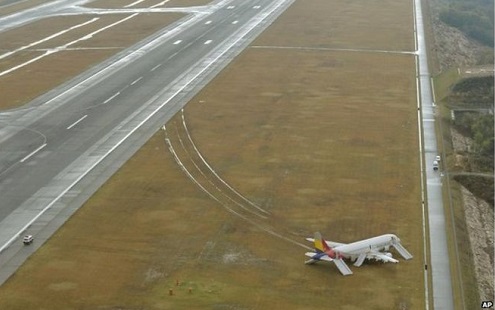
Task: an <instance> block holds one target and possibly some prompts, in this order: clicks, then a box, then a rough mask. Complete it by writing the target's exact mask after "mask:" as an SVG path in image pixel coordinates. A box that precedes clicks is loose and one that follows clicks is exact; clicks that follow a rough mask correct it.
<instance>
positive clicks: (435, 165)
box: [433, 160, 438, 171]
mask: <svg viewBox="0 0 495 310" xmlns="http://www.w3.org/2000/svg"><path fill="white" fill-rule="evenodd" d="M433 170H435V171H437V170H438V161H436V160H434V161H433Z"/></svg>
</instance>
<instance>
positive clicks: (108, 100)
mask: <svg viewBox="0 0 495 310" xmlns="http://www.w3.org/2000/svg"><path fill="white" fill-rule="evenodd" d="M118 95H120V92H117V93H115V94H114V95H113V96H112V97H110V98H108V99H107V100H105V101H103V104H105V103H108V102H110V100H112V99H113V98H115V97H117V96H118Z"/></svg>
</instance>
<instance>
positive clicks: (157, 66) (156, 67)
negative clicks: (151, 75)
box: [151, 64, 162, 71]
mask: <svg viewBox="0 0 495 310" xmlns="http://www.w3.org/2000/svg"><path fill="white" fill-rule="evenodd" d="M161 66H162V64H158V65H156V66H154V67H153V68H151V71H155V70H156V69H158V68H160V67H161Z"/></svg>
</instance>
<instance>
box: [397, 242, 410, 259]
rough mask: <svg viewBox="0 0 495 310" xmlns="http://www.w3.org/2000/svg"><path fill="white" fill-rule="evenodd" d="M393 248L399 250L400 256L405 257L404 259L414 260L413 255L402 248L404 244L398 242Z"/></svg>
mask: <svg viewBox="0 0 495 310" xmlns="http://www.w3.org/2000/svg"><path fill="white" fill-rule="evenodd" d="M392 246H393V247H394V248H395V249H396V250H397V252H399V254H400V255H402V257H404V259H411V258H413V256H412V255H411V253H409V252H408V251H407V250H406V248H405V247H403V246H402V244H400V243H398V242H396V243H394V244H392Z"/></svg>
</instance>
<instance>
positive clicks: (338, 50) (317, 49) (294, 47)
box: [251, 45, 416, 55]
mask: <svg viewBox="0 0 495 310" xmlns="http://www.w3.org/2000/svg"><path fill="white" fill-rule="evenodd" d="M251 47H252V48H266V49H270V48H272V49H296V50H307V51H334V52H364V53H386V54H408V55H416V52H409V51H387V50H372V49H369V50H368V49H358V48H331V47H307V46H275V45H273V46H271V45H254V46H251Z"/></svg>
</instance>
